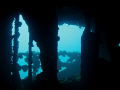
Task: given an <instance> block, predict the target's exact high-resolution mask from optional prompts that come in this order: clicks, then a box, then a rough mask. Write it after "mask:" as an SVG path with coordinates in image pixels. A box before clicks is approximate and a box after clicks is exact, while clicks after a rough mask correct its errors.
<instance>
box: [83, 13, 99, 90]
mask: <svg viewBox="0 0 120 90" xmlns="http://www.w3.org/2000/svg"><path fill="white" fill-rule="evenodd" d="M85 18H86V19H85V22H86V28H85V31H84V33H83V35H82V37H81V81H82V84H83V87H84V88H86V89H87V90H91V89H93V87H92V86H93V85H94V79H95V74H96V73H95V67H96V63H97V60H98V58H99V54H98V53H99V44H98V41H97V37H96V34H94V33H91V32H90V29H91V17H90V15H89V14H88V15H87V14H86V15H85Z"/></svg>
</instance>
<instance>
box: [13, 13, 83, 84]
mask: <svg viewBox="0 0 120 90" xmlns="http://www.w3.org/2000/svg"><path fill="white" fill-rule="evenodd" d="M19 18H20V22H22V25H21V27H19V33H20V36H19V38H18V41H19V46H18V61H17V68H18V71H19V74H20V78H21V80H23V81H24V79H26V78H27V77H28V58H29V51H28V50H29V48H28V47H29V31H28V26H27V25H26V23H25V21H24V20H23V18H22V15H20V17H19ZM14 27H15V26H14V21H13V29H12V35H14ZM58 27H59V30H58V36H59V37H60V40H59V41H58V61H57V63H58V64H57V68H58V79H59V82H60V83H67V82H70V83H72V81H80V72H81V68H80V65H81V36H82V34H83V32H84V29H85V27H79V26H76V25H68V24H66V23H64V24H63V25H58ZM12 46H13V41H12ZM33 46H34V47H32V53H33V55H32V60H33V61H32V79H33V80H34V79H35V77H36V76H37V74H39V73H41V72H42V68H41V62H40V59H39V54H40V50H39V48H38V47H37V45H36V42H35V41H33ZM11 74H12V72H11Z"/></svg>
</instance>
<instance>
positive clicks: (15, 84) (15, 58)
mask: <svg viewBox="0 0 120 90" xmlns="http://www.w3.org/2000/svg"><path fill="white" fill-rule="evenodd" d="M19 25H20V22H19V12H17V13H16V15H15V35H14V46H13V52H14V53H13V65H12V72H13V75H12V88H13V90H17V89H18V88H20V75H19V71H18V69H17V61H18V46H19V44H18V43H19V42H18V38H19V35H20V34H19Z"/></svg>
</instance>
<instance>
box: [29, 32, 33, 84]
mask: <svg viewBox="0 0 120 90" xmlns="http://www.w3.org/2000/svg"><path fill="white" fill-rule="evenodd" d="M32 42H33V40H32V37H31V34H30V33H29V58H28V67H29V71H28V82H29V85H30V86H31V84H32V62H33V61H32V46H33V43H32Z"/></svg>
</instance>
